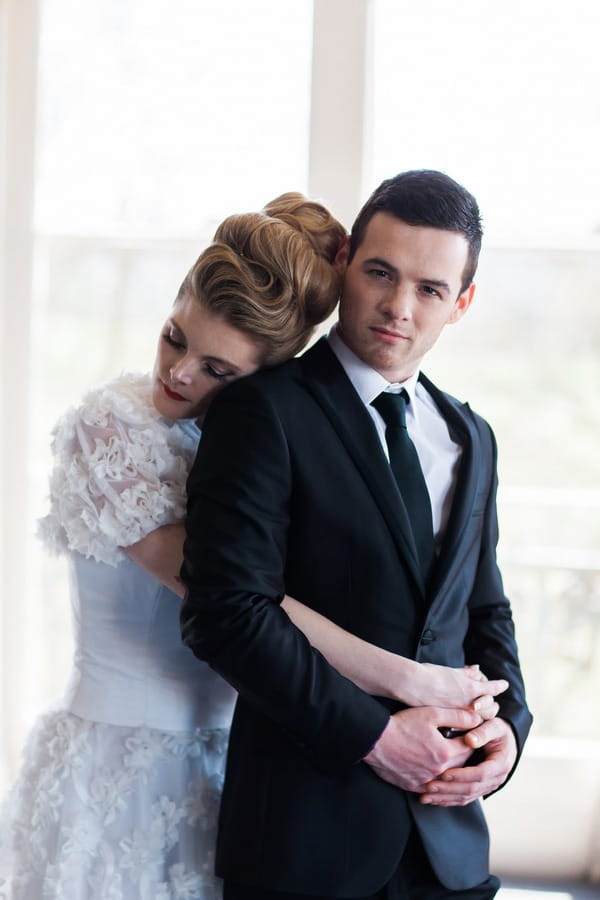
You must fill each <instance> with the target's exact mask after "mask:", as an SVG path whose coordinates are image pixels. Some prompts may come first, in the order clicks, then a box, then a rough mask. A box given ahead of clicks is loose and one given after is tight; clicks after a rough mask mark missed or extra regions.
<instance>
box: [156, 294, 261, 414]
mask: <svg viewBox="0 0 600 900" xmlns="http://www.w3.org/2000/svg"><path fill="white" fill-rule="evenodd" d="M258 366H259V351H258V347H257V346H256V344H255V343H254V342H253V341H252V339H251V338H250V337H248V336H247V335H246V334H244V333H243V332H241V331H238V330H237V329H236V328H233V327H232V326H231V325H228V324H227V322H225V320H224V319H223V318H222V317H221V316H219V315H216V314H214V313H212V312H210V310H208V309H206V308H205V307H204V306H203V305H202V304H201V303H199V302H198V301H197V300H194V299H193V298H192V297H190V296H189V295H187V294H183V295H181V296H180V297H178V299H177V300H176V301H175V305H174V306H173V310H172V313H171V315H170V316H169V318H168V319H167V321H166V322H165V324H164V326H163V329H162V332H161V335H160V339H159V342H158V348H157V351H156V360H155V363H154V372H153V384H152V401H153V403H154V406H155V407H156V409H157V410H158V412H159V413H160V414H161V415H162V416H164V417H165V418H166V419H197V420H198V422H199V424H201V423H202V422H203V420H204V416H205V415H206V411H207V409H208V406H209V404H210V402H211V400H212V399H213V397H214V396H215V395H216V394H218V393H219V391H220V390H222V388H224V387H225V385H226V384H229V382H230V381H235V379H236V378H241V377H242V375H250V374H251V372H254V371H255V370H256V369H257V368H258Z"/></svg>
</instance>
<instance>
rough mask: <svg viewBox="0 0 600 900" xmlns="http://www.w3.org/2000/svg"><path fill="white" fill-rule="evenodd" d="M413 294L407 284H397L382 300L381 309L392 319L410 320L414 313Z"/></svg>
mask: <svg viewBox="0 0 600 900" xmlns="http://www.w3.org/2000/svg"><path fill="white" fill-rule="evenodd" d="M413 301H414V297H413V292H412V290H411V289H410V286H409V285H407V284H396V285H393V287H391V288H390V290H389V291H388V292H387V293H386V295H385V297H383V298H382V301H381V308H382V309H383V311H384V312H385V314H386V315H387V316H389V317H390V318H392V319H410V318H411V317H412V312H413Z"/></svg>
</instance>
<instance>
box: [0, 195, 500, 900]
mask: <svg viewBox="0 0 600 900" xmlns="http://www.w3.org/2000/svg"><path fill="white" fill-rule="evenodd" d="M344 238H345V233H344V229H343V228H342V226H341V225H340V224H339V223H338V222H337V221H336V220H335V219H333V217H332V216H331V215H330V214H329V213H328V211H327V210H326V209H325V208H324V207H322V206H321V205H320V204H316V203H312V202H310V201H307V200H306V199H305V198H304V197H302V196H301V195H299V194H286V195H283V196H282V197H280V198H278V199H277V200H275V201H273V202H272V203H271V204H269V205H268V206H267V207H266V208H265V211H264V212H263V213H257V214H248V215H242V216H232V217H230V218H229V219H227V220H226V221H225V222H224V223H223V225H222V226H220V228H219V229H218V231H217V234H216V235H215V240H214V242H213V244H212V245H211V246H210V247H209V248H208V249H207V250H205V251H204V252H203V253H202V254H201V256H200V258H199V259H198V261H197V262H196V263H195V265H194V266H193V268H192V269H191V271H190V273H189V274H188V275H187V276H186V279H185V280H184V282H183V285H182V287H181V289H180V291H179V293H178V296H177V299H176V301H175V304H174V306H173V308H172V311H171V315H170V316H169V319H168V320H167V322H166V324H165V326H164V328H163V330H162V333H161V336H160V339H159V344H158V350H157V354H156V361H155V365H154V370H153V373H152V375H140V374H125V375H122V376H121V377H119V378H117V379H115V380H113V381H111V382H109V383H107V384H105V385H103V386H101V387H99V388H96V389H94V390H92V391H90V392H89V393H88V394H87V395H86V396H85V397H84V398H83V400H82V402H81V404H80V405H79V407H78V408H76V409H70V410H69V411H68V412H67V413H66V414H65V415H64V416H63V417H62V418H61V419H60V420H59V422H58V424H57V425H56V427H55V429H54V432H53V450H54V455H55V466H54V469H53V472H52V475H51V481H50V502H51V509H50V513H49V515H48V516H47V517H46V518H45V519H44V520H43V521H42V523H41V531H42V536H43V538H44V540H45V542H46V544H47V545H48V546H49V547H50V548H51V549H53V550H54V551H57V552H62V553H65V554H66V555H67V557H68V562H69V567H70V586H71V603H72V610H73V622H74V633H75V656H74V661H73V671H72V676H71V678H70V682H69V684H68V686H67V689H66V691H65V694H64V696H63V697H62V699H61V700H60V701H59V703H57V704H56V705H55V706H54V707H53V708H52V709H51V710H50V711H48V712H46V713H45V714H44V715H42V716H41V717H40V719H39V720H38V722H37V723H36V725H35V726H34V728H33V731H32V733H31V734H30V736H29V739H28V741H27V744H26V746H25V749H24V752H23V762H22V767H21V771H20V773H19V775H18V777H17V780H16V782H15V784H14V785H13V787H12V789H11V791H10V792H9V795H8V797H7V798H6V800H5V802H4V805H3V810H2V814H1V818H0V897H1V898H5V900H42V898H53V900H191V898H200V900H216V898H218V897H220V894H221V890H220V882H219V881H218V879H216V878H215V876H214V875H213V851H214V845H215V838H216V823H217V814H218V805H219V797H220V790H221V785H222V780H223V773H224V763H225V752H226V745H227V734H228V726H229V722H230V718H231V713H232V708H233V703H234V700H235V694H234V692H233V690H232V689H231V688H230V687H229V685H227V684H226V683H225V682H224V681H222V680H221V679H220V678H219V677H218V676H217V675H216V674H215V673H213V672H212V671H211V670H210V669H209V668H208V666H207V665H206V664H205V663H202V662H200V661H198V660H197V659H196V658H195V657H194V656H193V654H192V653H191V652H190V651H189V650H188V649H187V648H186V647H184V646H183V644H182V642H181V638H180V631H179V605H178V596H177V595H179V596H181V595H182V588H181V584H180V582H179V578H178V571H179V565H180V561H181V558H182V546H183V534H184V533H183V524H182V520H183V517H184V514H185V483H186V477H187V474H188V471H189V468H190V466H191V463H192V461H193V458H194V455H195V451H196V447H197V443H198V440H199V438H200V430H199V428H198V425H197V423H201V422H202V419H203V416H204V414H205V412H206V409H207V407H208V404H209V403H210V401H211V399H212V397H213V396H214V395H215V393H216V392H217V391H218V390H220V389H221V388H222V387H223V386H225V385H226V384H227V383H228V382H229V381H231V380H233V379H235V378H239V377H241V376H243V375H246V374H249V373H251V372H252V371H254V370H255V369H256V368H258V367H259V366H262V365H273V364H276V363H277V362H280V361H283V360H284V359H286V358H288V357H290V356H293V355H294V354H295V353H297V352H298V351H299V350H300V349H301V348H302V347H303V346H304V345H305V344H306V342H307V341H308V339H309V337H310V335H311V334H312V332H313V330H314V327H315V326H316V324H318V323H319V322H321V321H322V320H323V319H325V318H326V317H327V316H328V315H329V314H330V313H331V312H332V311H333V309H334V307H335V304H336V302H337V297H338V293H339V273H338V271H337V269H336V266H335V257H336V252H337V250H338V249H339V246H340V244H341V242H342V241H343V240H344ZM257 427H259V425H258V424H257ZM284 608H286V610H287V612H288V614H289V615H290V616H291V617H292V618H293V619H294V621H295V622H296V623H297V624H298V627H300V628H302V630H304V631H305V632H306V634H307V635H308V637H309V639H310V640H311V642H312V643H313V644H314V645H315V646H316V647H317V648H319V649H320V650H321V651H322V652H324V653H325V655H326V656H327V657H328V658H329V659H330V661H331V662H332V664H334V665H336V666H337V668H339V669H340V671H342V672H343V674H345V675H347V677H349V678H352V679H353V680H355V681H356V682H357V683H359V684H360V686H361V687H363V688H364V689H365V690H368V691H370V692H372V693H377V694H380V695H387V696H391V697H396V698H398V699H401V700H403V701H404V702H405V703H407V704H409V705H424V704H435V705H446V706H467V705H471V704H475V703H477V704H478V706H479V707H480V708H481V713H482V716H484V717H487V716H490V715H494V714H495V712H496V710H497V706H496V704H495V702H494V700H493V697H494V696H495V695H496V694H497V693H499V692H500V691H501V690H503V689H504V688H505V686H506V683H505V682H487V681H486V682H485V685H484V686H482V681H483V680H484V676H483V675H482V674H481V673H479V671H478V670H477V668H476V667H471V668H468V669H464V670H454V669H446V668H444V667H440V666H423V665H419V664H418V663H415V662H413V661H411V660H405V659H402V658H400V657H396V656H394V655H393V654H390V653H387V652H386V651H383V650H379V649H378V648H375V647H372V646H371V645H368V644H365V643H364V642H362V641H360V640H358V639H356V638H354V637H352V636H351V635H347V634H346V633H344V632H343V631H341V629H339V628H337V627H336V626H334V625H333V624H332V623H329V622H327V621H326V620H324V619H322V618H321V617H320V616H318V615H317V614H316V613H313V612H312V611H310V610H308V609H306V608H305V607H302V606H301V605H300V604H298V603H296V602H295V601H293V600H292V599H291V598H286V600H285V601H284ZM482 690H485V695H484V696H483V697H480V696H479V695H480V693H481V691H482Z"/></svg>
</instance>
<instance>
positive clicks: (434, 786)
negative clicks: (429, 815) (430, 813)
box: [364, 676, 517, 806]
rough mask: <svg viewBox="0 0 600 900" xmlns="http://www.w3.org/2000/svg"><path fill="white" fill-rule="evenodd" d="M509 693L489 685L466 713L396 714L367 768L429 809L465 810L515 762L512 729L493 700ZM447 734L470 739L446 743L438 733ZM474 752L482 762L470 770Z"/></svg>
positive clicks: (423, 710) (429, 709)
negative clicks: (415, 795) (455, 732)
mask: <svg viewBox="0 0 600 900" xmlns="http://www.w3.org/2000/svg"><path fill="white" fill-rule="evenodd" d="M481 677H482V680H484V676H481ZM507 687H508V684H507V682H506V681H502V680H500V681H495V682H492V681H490V682H487V681H486V682H485V689H486V692H487V693H486V694H485V695H482V696H481V697H478V698H477V699H476V700H475V701H474V702H473V703H471V704H470V706H469V707H466V708H456V709H451V708H447V707H442V706H418V707H411V708H408V709H403V710H400V711H399V712H397V713H394V715H392V716H391V717H390V720H389V722H388V724H387V726H386V728H385V729H384V731H383V733H382V734H381V736H380V738H379V740H378V741H377V743H376V744H375V746H374V747H373V749H372V750H371V751H370V752H369V753H368V754H367V756H366V757H365V758H364V762H366V763H367V764H368V765H370V766H371V768H372V769H373V771H374V772H375V773H376V774H377V775H378V776H379V777H380V778H382V779H383V780H384V781H388V782H390V783H391V784H393V785H395V786H396V787H400V788H402V789H403V790H405V791H411V792H414V793H418V794H420V795H421V797H420V802H421V803H423V804H425V805H435V806H465V805H466V804H467V803H471V802H472V801H473V800H476V799H477V798H479V797H482V796H485V795H486V794H489V793H491V792H492V791H494V790H496V789H497V788H498V787H500V785H501V784H503V782H504V781H505V780H506V778H507V776H508V774H509V772H510V771H511V769H512V767H513V765H514V763H515V760H516V757H517V744H516V740H515V737H514V734H513V731H512V728H511V726H510V725H509V724H508V722H506V721H505V720H504V719H501V718H498V717H497V716H496V713H497V712H498V704H497V703H496V702H495V700H494V696H496V695H497V694H499V693H501V692H502V691H504V690H506V688H507ZM448 728H451V729H456V730H459V731H466V733H465V734H463V735H460V736H457V737H451V738H448V737H444V736H443V734H442V732H441V730H440V729H448ZM475 750H481V751H482V753H481V755H482V757H483V758H482V759H481V761H479V762H477V763H476V764H474V765H473V764H472V765H467V762H468V760H469V759H470V758H471V756H472V754H473V752H474V751H475Z"/></svg>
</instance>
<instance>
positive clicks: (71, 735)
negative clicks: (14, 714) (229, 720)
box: [0, 710, 228, 900]
mask: <svg viewBox="0 0 600 900" xmlns="http://www.w3.org/2000/svg"><path fill="white" fill-rule="evenodd" d="M227 737H228V732H227V730H225V729H202V728H198V729H196V730H195V731H193V732H165V731H157V730H154V729H150V728H145V727H139V728H128V727H122V726H116V725H105V724H102V723H98V722H91V721H87V720H85V719H81V718H79V717H77V716H75V715H73V714H72V713H69V712H65V711H62V710H60V711H54V712H50V713H48V714H46V715H45V716H43V717H41V718H40V719H39V720H38V722H37V724H36V726H35V727H34V729H33V731H32V733H31V734H30V736H29V739H28V741H27V744H26V746H25V749H24V752H23V764H22V767H21V771H20V773H19V775H18V777H17V780H16V782H15V784H14V785H13V787H12V789H11V790H10V792H9V794H8V796H7V798H6V800H5V801H4V803H3V806H2V810H1V811H0V898H2V900H43V898H52V900H197V898H198V900H218V898H220V897H221V893H222V891H221V881H220V879H217V878H216V877H215V876H214V874H213V865H214V849H215V841H216V829H217V815H218V808H219V801H220V796H221V788H222V784H223V776H224V770H225V756H226V747H227Z"/></svg>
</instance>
